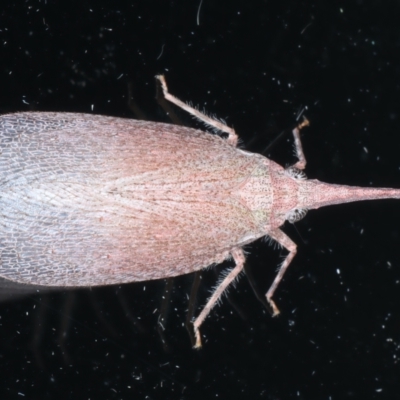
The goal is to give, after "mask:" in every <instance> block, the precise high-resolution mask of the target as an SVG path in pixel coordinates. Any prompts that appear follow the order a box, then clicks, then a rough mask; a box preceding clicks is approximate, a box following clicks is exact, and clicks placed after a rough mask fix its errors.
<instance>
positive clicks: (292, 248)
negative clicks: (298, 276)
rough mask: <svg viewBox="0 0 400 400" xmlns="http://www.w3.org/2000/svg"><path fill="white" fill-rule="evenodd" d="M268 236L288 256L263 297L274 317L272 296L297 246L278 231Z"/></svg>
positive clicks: (275, 309)
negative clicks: (281, 247) (282, 248)
mask: <svg viewBox="0 0 400 400" xmlns="http://www.w3.org/2000/svg"><path fill="white" fill-rule="evenodd" d="M268 236H270V237H271V238H272V239H274V240H275V241H277V242H278V243H279V244H280V245H281V246H283V247H284V248H285V249H286V250H288V251H289V254H288V255H287V256H286V258H285V260H284V261H283V263H282V264H281V266H280V267H279V269H278V274H277V275H276V277H275V279H274V281H273V282H272V285H271V287H270V288H269V289H268V292H267V294H266V295H265V296H266V298H267V301H268V303H269V304H270V306H271V307H272V311H273V314H272V315H273V316H274V317H275V316H276V315H278V314H279V309H278V307H277V306H276V305H275V302H274V301H273V300H272V296H273V295H274V293H275V290H276V288H277V287H278V285H279V282H280V281H281V280H282V278H283V275H284V274H285V272H286V270H287V268H288V266H289V265H290V263H291V262H292V260H293V258H294V256H295V255H296V253H297V245H296V243H294V242H293V241H292V239H290V238H289V236H287V235H286V234H285V233H284V232H282V231H281V230H280V229H275V230H273V231H271V232H269V233H268Z"/></svg>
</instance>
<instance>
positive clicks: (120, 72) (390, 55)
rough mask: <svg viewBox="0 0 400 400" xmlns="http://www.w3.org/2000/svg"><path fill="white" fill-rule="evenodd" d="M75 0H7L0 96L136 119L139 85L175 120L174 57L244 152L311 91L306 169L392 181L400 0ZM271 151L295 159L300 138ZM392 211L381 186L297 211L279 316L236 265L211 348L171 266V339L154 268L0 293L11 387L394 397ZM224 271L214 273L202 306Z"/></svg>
mask: <svg viewBox="0 0 400 400" xmlns="http://www.w3.org/2000/svg"><path fill="white" fill-rule="evenodd" d="M126 3H128V2H126ZM129 3H130V2H129ZM132 3H139V2H132ZM141 3H142V4H145V2H141ZM64 4H65V5H64V6H63V5H59V4H58V5H56V4H53V2H51V1H47V2H44V1H42V2H27V3H23V2H20V3H12V4H11V3H10V4H8V5H6V6H3V8H2V10H1V21H2V23H1V30H0V38H1V41H0V43H1V44H0V59H1V68H0V77H1V91H0V108H1V110H2V111H4V112H11V111H24V110H38V111H74V112H92V111H93V112H95V113H97V114H104V115H116V116H125V117H127V116H131V115H132V113H131V111H130V110H129V109H128V107H127V105H126V104H127V87H128V83H129V82H130V83H131V84H132V85H133V86H134V93H135V98H136V100H137V102H138V103H139V104H140V106H141V107H142V109H143V110H144V111H145V112H146V114H147V116H148V118H149V119H152V120H157V121H166V120H167V119H166V117H165V115H164V114H163V112H162V110H161V109H160V108H159V107H158V106H157V104H156V102H155V100H154V93H155V84H154V79H153V76H154V75H156V74H158V73H165V74H166V78H167V82H168V84H169V88H170V91H171V93H173V94H175V95H177V96H178V97H180V98H181V99H182V100H186V101H189V100H190V101H192V102H193V103H194V104H198V105H199V106H200V108H203V107H204V108H205V109H206V110H207V111H208V112H210V113H215V114H216V115H217V116H218V117H221V118H225V119H226V120H227V122H228V124H229V125H231V126H234V127H235V129H236V131H237V132H238V134H239V135H240V137H241V138H242V140H243V142H242V143H243V146H244V147H245V148H247V149H249V150H251V151H258V152H261V151H263V149H264V148H265V147H266V146H268V144H269V143H270V142H271V141H272V140H273V139H274V138H275V137H277V136H278V134H279V133H280V132H281V131H282V130H283V129H285V128H288V127H291V126H292V124H293V123H294V122H295V116H296V114H297V113H298V112H299V111H300V110H302V109H303V108H304V107H305V106H307V108H308V110H307V111H306V112H305V114H306V115H307V117H308V119H310V121H311V127H310V128H308V129H307V130H304V131H303V133H302V137H303V145H304V150H305V154H306V157H307V159H308V166H307V169H306V172H307V174H308V176H309V177H310V178H317V179H319V180H322V181H326V182H333V183H343V184H353V185H371V186H386V187H390V186H393V187H400V169H399V168H400V160H399V148H400V146H399V133H398V132H399V116H400V100H399V99H400V89H399V82H400V57H399V54H400V52H399V50H400V36H399V32H400V30H399V27H398V15H399V12H400V7H399V6H397V5H395V4H396V3H395V2H387V3H385V5H381V2H377V1H369V2H366V1H358V2H352V3H351V4H348V5H347V3H345V2H344V3H342V4H341V5H339V4H337V3H335V4H332V5H328V6H327V5H326V4H325V2H324V4H322V2H321V3H320V2H316V1H315V2H311V1H310V2H306V1H304V2H297V1H287V2H281V3H279V4H274V3H272V2H265V1H252V2H249V1H247V2H244V1H241V2H240V1H236V2H229V1H223V2H211V1H208V0H204V1H203V4H202V7H201V10H200V14H199V22H200V24H199V25H198V24H197V20H196V17H197V12H198V6H199V4H200V1H198V2H187V1H175V2H164V1H153V2H146V5H136V4H129V5H128V4H125V3H124V5H120V4H116V3H111V2H102V1H97V2H86V1H81V2H72V3H71V2H65V3H64ZM180 115H182V117H183V119H184V120H185V121H186V122H188V123H189V124H191V123H192V121H191V118H190V117H188V116H186V115H185V114H180ZM268 155H269V156H271V157H272V158H273V159H274V160H276V161H278V162H280V163H282V164H283V165H285V164H286V163H290V162H292V161H293V158H292V141H291V137H290V135H288V136H287V137H286V138H285V139H284V140H282V141H280V142H279V143H278V144H277V145H276V146H275V147H274V149H273V151H271V152H270V153H268ZM399 221H400V202H396V201H380V202H375V203H368V202H364V203H355V204H349V205H342V206H335V207H329V208H325V209H322V210H317V211H312V212H310V213H309V214H308V215H307V216H306V218H305V219H303V220H301V221H300V222H298V223H297V224H296V227H292V226H288V227H287V228H286V229H285V231H286V232H287V233H288V234H289V235H290V236H291V238H292V239H293V240H294V241H295V242H296V243H297V244H298V245H299V252H298V255H297V257H296V258H295V260H294V262H293V264H292V265H291V266H290V268H289V272H288V273H287V275H286V276H285V279H284V281H283V282H282V284H281V286H280V288H279V289H278V291H277V294H276V297H275V300H276V302H277V304H278V306H280V309H281V312H282V313H281V315H280V316H279V317H278V318H275V319H272V318H270V316H269V315H268V313H267V311H265V310H264V309H263V307H262V306H261V305H260V303H258V301H257V300H256V298H255V297H254V295H253V293H252V291H251V289H250V286H249V284H248V282H247V280H246V277H244V276H243V277H242V278H241V280H240V281H239V283H238V285H237V287H236V289H233V288H232V289H231V291H230V293H231V294H232V300H233V301H234V303H236V307H235V306H234V305H232V304H231V303H230V302H228V301H227V300H225V301H224V302H223V303H222V305H221V306H220V307H218V308H217V309H216V310H214V311H213V312H212V314H211V316H210V317H209V318H208V319H207V320H206V322H205V324H204V326H203V330H202V332H203V335H204V348H203V349H202V350H201V351H193V350H192V349H191V347H190V341H189V338H188V335H187V334H186V331H185V328H184V326H183V324H184V321H185V314H186V309H187V296H188V295H189V293H190V285H191V281H192V277H191V276H186V277H181V278H179V279H178V280H177V281H176V282H175V286H174V287H175V289H174V290H173V292H172V296H171V299H170V308H169V319H168V321H167V322H166V323H165V324H164V325H165V328H166V330H165V332H164V334H165V338H166V340H167V341H168V348H165V347H163V345H162V341H161V339H160V337H159V335H158V333H157V322H158V315H159V310H160V307H161V297H162V294H163V282H162V281H159V282H147V283H143V284H134V285H126V286H123V287H121V288H118V287H109V288H99V289H93V290H79V291H72V292H69V291H68V292H67V291H66V292H54V293H53V292H50V293H39V294H29V295H27V296H26V297H24V298H19V300H17V299H15V298H14V299H11V300H10V301H4V302H2V303H1V304H0V337H1V341H0V372H1V377H2V378H1V382H2V383H1V386H0V392H1V397H2V398H11V399H12V398H23V397H22V396H25V398H29V399H30V398H41V399H54V398H60V399H61V398H67V399H69V398H71V399H77V398H83V399H99V398H105V399H131V398H146V396H147V398H149V399H157V398H163V399H196V398H199V399H204V398H232V399H250V398H255V399H258V398H260V399H274V400H275V399H332V400H334V399H359V398H368V399H391V398H395V396H396V395H397V393H398V390H399V388H400V384H399V374H400V368H399V365H398V364H399V358H400V287H399V286H400V256H399V251H398V249H399V242H400V234H399V229H400V228H399V226H400V224H399ZM205 229H207V227H205ZM246 250H247V251H248V252H249V256H248V266H249V268H250V269H251V271H252V273H253V275H254V276H255V278H256V281H257V283H258V285H259V287H260V290H261V291H262V292H265V291H266V289H267V288H268V286H269V284H270V282H271V281H272V279H273V275H274V271H275V269H276V266H277V264H278V262H279V260H280V257H279V251H278V250H274V248H273V247H272V246H269V245H267V244H266V243H265V241H259V242H257V243H256V244H254V245H252V246H249V247H248V248H247V249H246ZM214 283H215V277H214V274H213V272H212V271H208V272H207V273H206V276H205V278H204V283H203V285H202V289H201V292H200V295H199V299H198V302H199V304H203V303H204V301H205V299H206V297H207V294H208V291H209V290H210V289H211V288H212V287H213V285H214ZM238 311H240V312H238ZM197 312H198V311H197Z"/></svg>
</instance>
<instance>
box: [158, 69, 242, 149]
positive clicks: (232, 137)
mask: <svg viewBox="0 0 400 400" xmlns="http://www.w3.org/2000/svg"><path fill="white" fill-rule="evenodd" d="M156 79H157V80H158V81H159V83H160V85H161V89H162V92H163V94H164V97H165V98H166V99H167V100H168V101H170V102H171V103H173V104H175V105H176V106H178V107H179V108H182V110H185V111H186V112H188V113H189V114H191V115H193V116H194V117H195V118H197V119H198V120H200V121H202V122H203V123H205V124H206V125H208V126H210V127H212V128H214V129H217V130H220V131H221V132H224V133H227V134H228V139H227V140H228V143H230V144H231V145H232V146H235V147H236V144H237V141H238V136H237V134H236V132H235V130H234V129H232V128H230V127H229V126H227V125H225V124H224V123H223V122H221V121H218V120H216V119H214V118H211V117H208V116H207V115H205V114H203V113H202V112H200V111H199V110H196V109H195V108H193V107H191V106H189V105H188V104H186V103H184V102H183V101H181V100H179V99H177V98H176V97H175V96H173V95H172V94H170V93H169V92H168V87H167V82H166V81H165V77H164V75H157V76H156Z"/></svg>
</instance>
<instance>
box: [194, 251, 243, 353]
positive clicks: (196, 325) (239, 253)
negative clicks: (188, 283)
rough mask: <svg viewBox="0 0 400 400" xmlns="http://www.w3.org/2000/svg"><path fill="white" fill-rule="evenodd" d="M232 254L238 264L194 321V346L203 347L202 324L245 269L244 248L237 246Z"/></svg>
mask: <svg viewBox="0 0 400 400" xmlns="http://www.w3.org/2000/svg"><path fill="white" fill-rule="evenodd" d="M231 254H232V257H233V259H234V261H235V264H236V266H235V268H233V269H232V271H230V272H229V274H228V275H227V276H226V277H225V278H224V279H223V280H222V282H221V283H220V284H219V285H218V286H217V288H216V289H215V291H214V293H213V294H212V295H211V297H210V298H209V299H208V301H207V304H206V305H205V306H204V308H203V310H202V311H201V313H200V314H199V316H198V317H197V318H196V319H195V321H194V322H193V328H194V335H195V338H196V344H195V345H194V347H195V348H196V349H198V348H200V347H201V336H200V331H199V329H200V326H201V324H202V323H203V322H204V320H205V319H206V317H207V315H208V314H209V313H210V311H211V309H212V308H213V307H214V305H215V303H217V302H218V300H219V299H220V297H221V296H222V293H223V292H224V291H225V289H226V288H227V287H228V286H229V285H230V284H231V283H232V282H233V281H234V280H235V278H236V277H237V276H238V275H239V274H240V272H241V271H242V270H243V266H244V263H245V260H246V259H245V256H244V254H243V250H242V249H241V248H236V249H234V250H232V251H231Z"/></svg>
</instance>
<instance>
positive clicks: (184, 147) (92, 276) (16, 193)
mask: <svg viewBox="0 0 400 400" xmlns="http://www.w3.org/2000/svg"><path fill="white" fill-rule="evenodd" d="M157 79H158V81H159V83H160V85H161V88H162V91H163V94H164V96H165V99H166V100H168V101H170V102H172V103H173V104H175V105H176V106H178V107H180V108H182V109H184V110H186V111H187V112H189V113H190V114H192V115H193V116H195V117H196V118H197V119H199V120H200V121H202V122H203V123H205V125H207V126H208V127H210V128H211V129H212V130H213V131H220V132H222V133H224V134H227V138H226V139H224V138H222V137H220V136H218V135H216V134H211V133H207V132H204V131H200V130H196V129H192V128H185V127H182V126H177V125H173V124H163V123H156V122H147V121H137V120H129V119H122V118H114V117H105V116H99V115H89V114H73V113H52V112H23V113H15V114H6V115H2V116H0V140H1V147H0V151H1V154H0V174H1V175H0V176H1V182H0V246H1V248H0V251H1V265H0V276H2V277H4V278H6V279H9V280H12V281H15V282H19V283H25V284H34V285H46V286H69V287H78V286H88V287H89V286H95V285H110V284H120V283H125V282H134V281H145V280H151V279H161V278H167V277H173V276H177V275H182V274H187V273H191V272H194V271H198V270H201V269H203V268H205V267H207V266H209V265H212V264H217V263H221V262H222V261H224V260H225V259H227V258H229V257H232V258H233V260H234V263H235V266H234V268H233V269H232V270H231V271H230V272H229V273H228V274H227V275H226V276H225V277H224V278H223V280H222V281H221V282H220V284H219V285H218V287H217V288H216V289H215V291H214V293H213V294H212V295H211V297H210V298H209V299H208V301H207V303H206V305H205V306H204V308H203V310H202V311H201V313H200V314H199V315H198V317H197V318H196V319H195V320H194V322H193V325H194V332H195V338H196V344H195V347H200V346H201V337H200V332H199V328H200V326H201V324H202V323H203V321H204V319H205V318H206V316H207V315H208V313H209V312H210V310H211V309H212V307H213V306H214V305H215V303H216V302H217V301H218V299H219V298H220V297H221V295H222V293H223V292H224V290H225V289H226V288H227V287H228V286H229V284H230V283H231V282H232V281H234V280H235V278H236V277H237V276H238V274H239V273H240V272H241V271H242V269H243V265H244V263H245V256H244V253H243V250H242V248H243V246H245V245H247V244H249V243H251V242H253V241H255V240H256V239H258V238H260V237H263V236H269V237H270V238H271V239H273V240H274V241H276V242H277V243H279V244H280V245H281V246H282V247H284V248H285V249H286V250H287V251H288V254H287V256H286V258H285V259H284V261H283V263H282V264H281V265H280V267H279V270H278V274H277V276H276V277H275V279H274V281H273V283H272V285H271V287H270V289H269V290H268V292H267V293H266V298H267V300H268V302H269V304H270V305H271V307H272V310H273V314H274V315H277V314H278V313H279V310H278V308H277V306H276V305H275V303H274V301H273V299H272V297H273V294H274V292H275V290H276V288H277V287H278V284H279V282H280V281H281V280H282V277H283V275H284V273H285V271H286V269H287V268H288V266H289V264H290V263H291V261H292V259H293V257H294V256H295V254H296V244H295V243H294V242H293V241H292V240H291V239H290V238H289V237H288V236H287V235H286V234H285V233H283V232H282V231H281V230H280V229H279V228H280V226H281V225H282V224H283V223H284V222H285V221H286V220H288V221H290V222H294V221H297V220H299V219H301V218H302V217H304V215H305V214H306V211H307V210H309V209H315V208H319V207H322V206H328V205H332V204H339V203H347V202H351V201H357V200H373V199H382V198H400V190H396V189H384V188H363V187H351V186H343V185H334V184H327V183H323V182H320V181H318V180H307V179H306V178H305V175H304V174H303V172H302V170H303V169H304V168H305V165H306V161H305V158H304V155H303V150H302V146H301V142H300V135H299V129H300V128H301V127H302V126H303V125H305V124H306V123H307V122H304V123H303V124H301V125H300V126H299V127H298V128H296V129H294V131H293V134H294V139H295V147H296V152H297V156H298V159H299V161H298V162H297V163H296V164H295V165H294V166H292V167H290V168H287V169H285V168H283V167H281V166H280V165H278V164H276V163H275V162H273V161H271V160H270V159H268V158H266V157H264V156H262V155H260V154H254V153H250V152H247V151H244V150H241V149H239V148H237V147H236V144H237V140H238V137H237V135H236V133H235V131H234V130H233V129H232V128H229V127H228V126H226V125H225V124H224V123H222V122H221V121H218V120H216V119H213V118H210V117H208V116H206V115H204V114H202V113H201V112H199V111H197V110H195V109H193V108H192V107H190V106H188V105H187V104H185V103H183V102H181V101H180V100H178V99H177V98H175V97H174V96H172V95H171V94H170V93H169V92H168V89H167V86H166V82H165V79H164V77H163V76H158V77H157Z"/></svg>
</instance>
